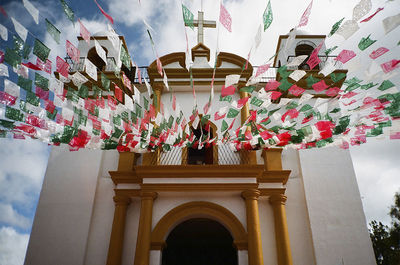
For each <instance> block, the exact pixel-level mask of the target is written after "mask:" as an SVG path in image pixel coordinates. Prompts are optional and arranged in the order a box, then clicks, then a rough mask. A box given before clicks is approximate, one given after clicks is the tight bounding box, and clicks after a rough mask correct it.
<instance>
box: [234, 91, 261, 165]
mask: <svg viewBox="0 0 400 265" xmlns="http://www.w3.org/2000/svg"><path fill="white" fill-rule="evenodd" d="M242 87H244V84H239V85H238V89H240V88H242ZM239 93H240V98H245V97H248V96H249V93H247V92H243V91H241V92H239ZM249 116H250V109H249V102H247V103H246V104H245V105H244V106H243V108H242V109H241V111H240V119H241V124H242V125H243V124H244V122H245V121H246V120H247V118H248V117H249ZM246 130H250V128H249V127H248V128H247V129H246ZM241 160H242V161H241V163H242V164H245V163H248V164H251V165H255V164H257V157H256V152H255V151H246V150H242V151H241Z"/></svg>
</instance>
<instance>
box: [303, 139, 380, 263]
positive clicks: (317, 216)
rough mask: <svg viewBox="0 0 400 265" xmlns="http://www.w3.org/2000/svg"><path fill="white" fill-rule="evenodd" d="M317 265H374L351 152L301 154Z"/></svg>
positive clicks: (317, 151) (332, 149)
mask: <svg viewBox="0 0 400 265" xmlns="http://www.w3.org/2000/svg"><path fill="white" fill-rule="evenodd" d="M299 159H300V163H301V172H302V176H303V182H304V190H305V197H306V202H307V208H308V213H309V220H310V226H311V232H312V241H313V244H314V250H315V258H316V262H317V264H318V265H332V264H345V265H346V264H349V265H375V264H376V263H375V258H374V253H373V250H372V244H371V240H370V238H369V234H368V230H367V226H366V220H365V215H364V212H363V208H362V203H361V199H360V193H359V190H358V186H357V181H356V177H355V174H354V169H353V164H352V162H351V157H350V153H349V151H348V150H342V149H339V148H334V147H331V148H321V149H310V150H301V151H300V153H299Z"/></svg>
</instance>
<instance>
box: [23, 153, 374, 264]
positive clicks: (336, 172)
mask: <svg viewBox="0 0 400 265" xmlns="http://www.w3.org/2000/svg"><path fill="white" fill-rule="evenodd" d="M64 149H65V148H64ZM64 149H63V148H58V147H57V148H56V147H55V148H53V150H52V153H51V155H50V159H49V165H48V169H47V172H46V176H45V181H44V185H43V190H42V193H41V197H40V200H39V205H38V210H37V213H36V217H35V221H34V225H33V229H32V235H31V242H30V244H29V248H28V253H27V258H26V263H25V264H43V265H46V264H61V265H62V264H78V265H79V264H105V262H106V259H107V252H108V244H109V238H110V233H111V227H112V220H113V215H114V203H113V200H112V197H113V195H114V191H113V189H114V187H115V186H114V184H113V183H112V181H111V179H110V177H109V174H108V171H110V170H116V169H117V164H118V152H116V151H93V150H81V151H78V152H69V151H68V150H64ZM259 155H260V152H258V156H259ZM259 160H260V161H261V159H259ZM282 160H283V168H284V169H289V170H291V171H292V173H291V175H290V178H289V181H288V183H287V186H286V188H287V191H286V195H287V197H288V200H287V203H286V213H287V222H288V229H289V236H290V243H291V249H292V256H293V264H295V265H303V264H307V265H314V264H318V265H320V264H322V265H324V264H326V265H331V264H341V262H342V258H343V261H344V264H351V265H353V264H354V265H357V264H360V265H369V264H371V265H373V264H375V261H374V256H373V251H372V248H371V242H370V240H369V235H368V232H367V229H366V224H365V216H364V213H363V210H362V205H361V200H360V195H359V192H358V187H357V183H356V179H355V176H354V172H353V168H352V164H351V159H350V156H349V154H348V152H347V151H343V150H339V149H336V148H324V149H315V150H304V151H296V150H291V149H289V150H284V151H283V153H282ZM71 165H73V166H71ZM156 180H157V179H156ZM209 180H210V179H209ZM211 180H212V179H211ZM211 180H210V181H211ZM228 180H229V179H226V181H228ZM240 180H241V179H236V181H240ZM145 181H147V180H145ZM152 181H153V182H154V180H152ZM188 181H193V182H194V181H197V182H198V181H199V180H197V179H191V178H188ZM215 181H218V179H216V180H215ZM229 181H232V180H229ZM128 186H129V185H128ZM119 188H124V187H122V186H121V187H119ZM125 188H129V187H125ZM192 201H208V202H212V203H216V204H219V205H221V206H223V207H225V208H227V209H228V210H229V211H231V212H232V213H233V214H234V215H235V216H236V217H237V218H238V220H239V221H240V222H241V223H242V224H243V226H244V227H245V228H246V211H245V203H244V200H243V199H242V198H241V196H240V193H239V192H175V193H173V192H160V193H159V194H158V198H157V199H156V200H155V201H154V206H153V220H152V227H153V228H154V226H155V225H156V224H157V222H158V221H159V220H160V219H161V218H162V217H163V216H164V215H165V214H166V213H167V212H168V211H170V210H172V209H173V208H175V207H177V206H179V205H181V204H184V203H187V202H192ZM139 214H140V199H139V198H132V203H131V204H130V206H129V207H128V211H127V217H126V227H125V238H124V249H123V257H122V264H123V265H132V264H133V261H134V255H135V248H136V238H137V231H138V223H139ZM259 214H260V226H261V235H262V245H263V255H264V262H265V264H270V265H274V264H277V256H276V243H275V228H274V219H273V211H272V207H271V205H270V204H269V202H268V199H267V198H266V197H262V198H260V199H259ZM172 229H173V227H172V228H171V230H172ZM244 256H245V253H241V256H240V259H244ZM152 257H153V259H152V261H153V260H154V259H155V258H156V259H158V254H157V253H153V255H152Z"/></svg>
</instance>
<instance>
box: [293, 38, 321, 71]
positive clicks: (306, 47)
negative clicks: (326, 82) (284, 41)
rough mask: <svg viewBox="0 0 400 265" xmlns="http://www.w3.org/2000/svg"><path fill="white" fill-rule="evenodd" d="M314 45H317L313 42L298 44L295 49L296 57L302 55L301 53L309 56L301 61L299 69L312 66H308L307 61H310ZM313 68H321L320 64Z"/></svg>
mask: <svg viewBox="0 0 400 265" xmlns="http://www.w3.org/2000/svg"><path fill="white" fill-rule="evenodd" d="M314 46H315V45H314V44H313V43H311V42H307V43H299V44H298V45H297V46H296V49H295V55H296V57H297V56H300V55H307V56H308V57H307V59H306V60H304V61H303V63H301V64H300V65H299V69H300V70H310V66H308V64H307V61H308V58H310V55H311V53H312V52H313V50H314ZM313 70H319V65H316V66H315V67H314V69H313Z"/></svg>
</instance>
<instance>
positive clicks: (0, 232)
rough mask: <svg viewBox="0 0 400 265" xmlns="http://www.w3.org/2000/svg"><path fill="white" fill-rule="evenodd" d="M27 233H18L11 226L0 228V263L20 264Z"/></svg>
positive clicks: (25, 246) (23, 255)
mask: <svg viewBox="0 0 400 265" xmlns="http://www.w3.org/2000/svg"><path fill="white" fill-rule="evenodd" d="M28 241H29V235H28V234H20V233H18V232H17V231H15V229H14V228H12V227H1V228H0V264H4V265H22V264H23V263H24V259H25V253H26V249H27V247H28Z"/></svg>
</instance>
